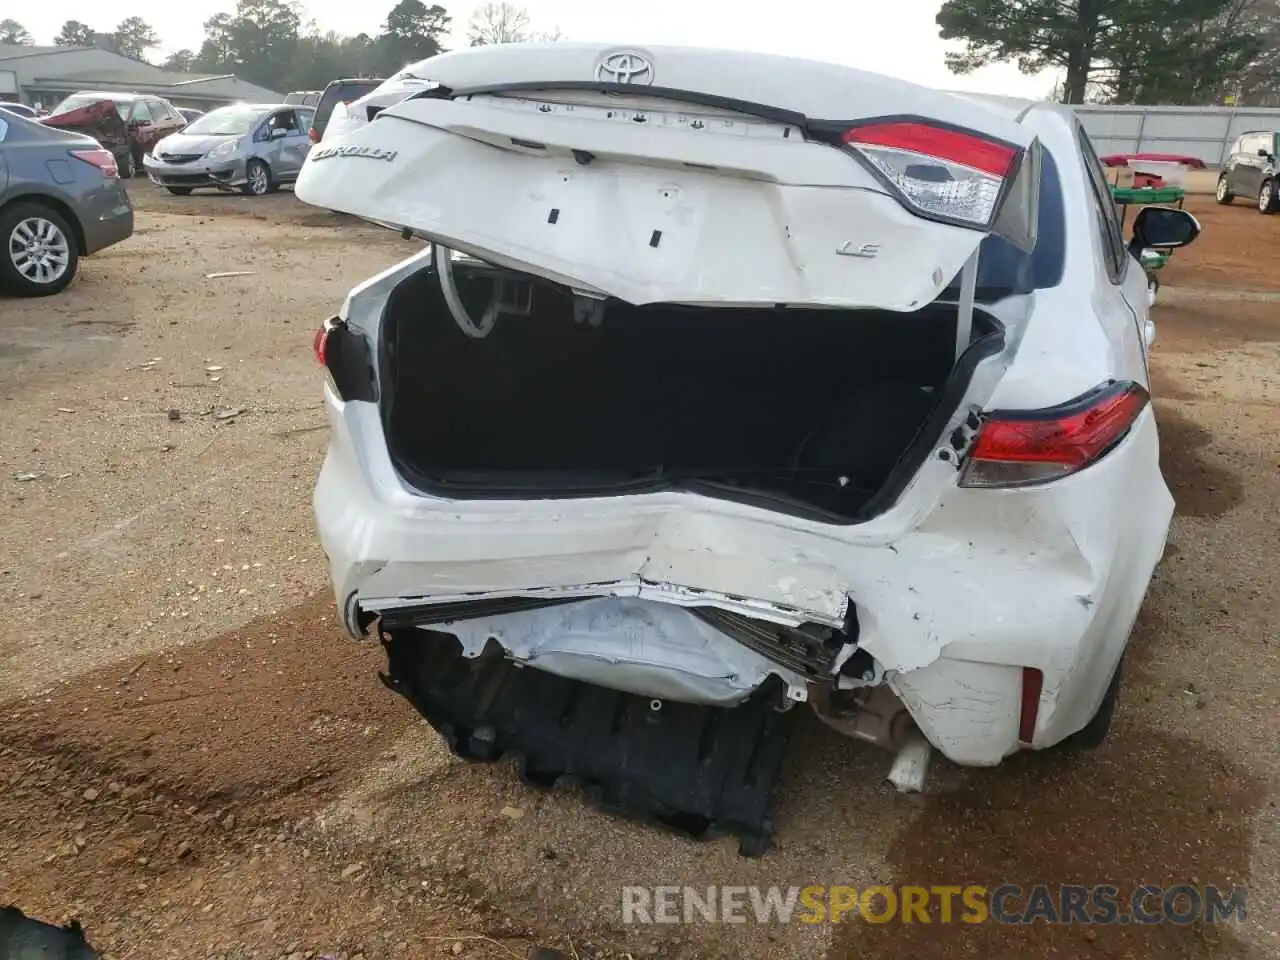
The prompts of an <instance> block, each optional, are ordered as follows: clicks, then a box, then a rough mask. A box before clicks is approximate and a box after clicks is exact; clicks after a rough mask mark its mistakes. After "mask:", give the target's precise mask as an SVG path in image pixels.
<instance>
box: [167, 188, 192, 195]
mask: <svg viewBox="0 0 1280 960" xmlns="http://www.w3.org/2000/svg"><path fill="white" fill-rule="evenodd" d="M165 189H166V190H168V191H169V192H170V193H172V194H173V195H174V196H175V197H189V196H191V187H165Z"/></svg>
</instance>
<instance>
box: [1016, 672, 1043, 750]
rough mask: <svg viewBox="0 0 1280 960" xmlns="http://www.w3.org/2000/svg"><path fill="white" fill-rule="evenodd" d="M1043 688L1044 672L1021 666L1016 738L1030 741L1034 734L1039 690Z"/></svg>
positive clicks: (1038, 715)
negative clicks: (1020, 697)
mask: <svg viewBox="0 0 1280 960" xmlns="http://www.w3.org/2000/svg"><path fill="white" fill-rule="evenodd" d="M1043 689H1044V674H1043V673H1041V672H1040V671H1039V670H1037V669H1036V668H1035V667H1023V668H1022V709H1021V711H1020V712H1019V714H1018V740H1019V742H1021V743H1031V741H1032V740H1034V739H1035V735H1036V721H1037V720H1038V719H1039V717H1040V691H1041V690H1043Z"/></svg>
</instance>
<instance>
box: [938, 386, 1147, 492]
mask: <svg viewBox="0 0 1280 960" xmlns="http://www.w3.org/2000/svg"><path fill="white" fill-rule="evenodd" d="M1150 402H1151V397H1150V395H1149V394H1148V393H1147V391H1146V389H1145V388H1144V387H1143V386H1142V385H1141V384H1138V383H1134V382H1132V381H1108V382H1107V383H1104V384H1102V385H1100V386H1099V387H1096V388H1095V389H1093V390H1091V391H1089V392H1088V393H1086V394H1084V395H1082V396H1080V397H1077V398H1076V399H1074V400H1070V401H1068V402H1067V403H1065V404H1062V405H1060V406H1056V407H1049V408H1046V409H1042V410H1031V411H1002V410H997V411H992V412H991V413H988V414H984V415H983V417H982V419H981V423H980V424H979V426H978V430H977V434H976V435H975V437H974V440H973V444H972V446H971V447H970V449H969V452H968V455H967V456H966V458H965V462H964V466H963V467H962V468H961V473H960V485H961V486H962V487H1021V486H1028V485H1031V484H1038V483H1047V482H1049V481H1052V480H1058V479H1061V478H1062V477H1067V476H1070V475H1072V474H1075V473H1079V472H1080V471H1081V470H1084V469H1085V468H1087V467H1089V466H1091V465H1093V464H1094V463H1097V462H1098V461H1099V460H1101V459H1102V458H1103V457H1105V456H1106V455H1107V454H1108V453H1109V452H1110V451H1111V450H1112V449H1114V448H1115V446H1116V445H1117V444H1119V443H1120V442H1121V441H1122V440H1123V439H1124V438H1125V437H1126V436H1127V435H1128V433H1129V430H1130V428H1132V426H1133V424H1134V423H1135V422H1136V421H1137V419H1138V417H1139V416H1140V415H1141V414H1142V411H1143V410H1145V409H1146V408H1147V405H1148V404H1149V403H1150Z"/></svg>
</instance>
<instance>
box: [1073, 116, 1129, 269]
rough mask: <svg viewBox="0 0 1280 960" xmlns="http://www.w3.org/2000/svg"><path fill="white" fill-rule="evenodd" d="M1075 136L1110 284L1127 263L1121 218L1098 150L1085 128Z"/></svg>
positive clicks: (1127, 254) (1080, 128)
mask: <svg viewBox="0 0 1280 960" xmlns="http://www.w3.org/2000/svg"><path fill="white" fill-rule="evenodd" d="M1076 136H1077V137H1078V139H1079V141H1080V152H1081V160H1082V161H1083V162H1084V167H1085V170H1086V171H1088V174H1089V182H1090V184H1091V185H1092V187H1093V200H1094V208H1095V211H1096V212H1097V215H1098V230H1099V232H1100V233H1101V234H1102V253H1103V257H1104V258H1105V260H1106V264H1107V274H1108V275H1109V276H1110V277H1111V281H1112V282H1113V283H1119V282H1120V280H1121V279H1122V278H1123V277H1124V272H1125V268H1126V267H1127V266H1128V263H1129V251H1128V250H1127V249H1126V248H1125V245H1124V234H1123V233H1122V232H1121V231H1120V218H1119V217H1118V216H1117V215H1116V204H1115V200H1114V199H1113V198H1112V196H1111V185H1110V184H1109V183H1107V175H1106V172H1105V171H1103V169H1102V162H1101V161H1100V160H1099V159H1098V151H1096V150H1095V149H1094V148H1093V143H1092V141H1090V140H1089V135H1088V134H1087V133H1085V132H1084V127H1078V128H1077V129H1076Z"/></svg>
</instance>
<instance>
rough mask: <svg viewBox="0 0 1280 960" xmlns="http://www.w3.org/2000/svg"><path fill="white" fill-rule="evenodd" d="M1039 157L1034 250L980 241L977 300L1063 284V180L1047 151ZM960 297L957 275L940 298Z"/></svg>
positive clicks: (993, 238)
mask: <svg viewBox="0 0 1280 960" xmlns="http://www.w3.org/2000/svg"><path fill="white" fill-rule="evenodd" d="M1042 157H1043V160H1042V162H1041V165H1040V209H1039V216H1038V218H1037V232H1036V246H1035V249H1034V250H1032V251H1031V253H1025V252H1024V251H1022V250H1019V249H1018V248H1017V247H1015V246H1014V245H1013V244H1011V243H1010V242H1009V241H1008V240H1005V239H1003V238H1001V237H997V236H994V235H992V236H988V237H987V238H986V239H985V240H983V241H982V253H981V255H980V256H979V258H978V290H977V299H978V300H983V301H986V302H992V301H995V300H1001V299H1003V298H1005V297H1009V296H1013V295H1014V294H1022V293H1030V292H1031V291H1032V290H1044V289H1047V288H1049V287H1056V286H1057V285H1058V284H1059V283H1061V282H1062V270H1063V266H1064V262H1065V257H1066V242H1067V235H1066V214H1065V212H1064V207H1063V199H1062V181H1061V179H1060V178H1059V177H1058V167H1057V165H1056V164H1055V163H1054V162H1053V156H1052V155H1051V154H1050V153H1049V151H1048V150H1045V151H1043V153H1042ZM959 295H960V277H959V276H958V275H957V276H956V278H955V279H954V280H952V281H951V284H950V286H948V287H947V289H946V290H945V291H943V293H942V299H946V300H951V299H955V298H956V297H958V296H959Z"/></svg>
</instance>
